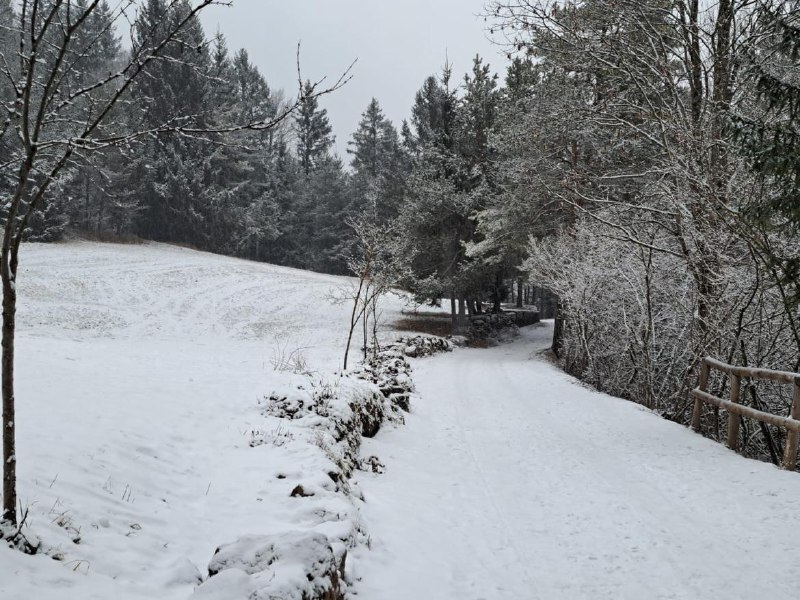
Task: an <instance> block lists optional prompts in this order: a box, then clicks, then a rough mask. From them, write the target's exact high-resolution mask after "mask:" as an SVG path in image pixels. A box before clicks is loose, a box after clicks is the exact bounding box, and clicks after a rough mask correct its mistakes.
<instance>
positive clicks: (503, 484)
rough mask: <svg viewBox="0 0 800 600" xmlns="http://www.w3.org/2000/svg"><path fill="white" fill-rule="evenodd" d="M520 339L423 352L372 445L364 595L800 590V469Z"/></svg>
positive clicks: (532, 597) (613, 599)
mask: <svg viewBox="0 0 800 600" xmlns="http://www.w3.org/2000/svg"><path fill="white" fill-rule="evenodd" d="M551 335H552V329H551V328H550V327H547V328H544V327H543V328H532V329H528V330H523V337H522V338H521V339H520V340H519V341H518V342H516V343H514V344H511V345H507V346H500V347H497V348H493V349H489V350H460V351H456V352H455V353H453V354H446V355H442V356H439V357H435V358H432V359H428V360H425V361H421V362H417V363H415V377H414V379H415V382H416V384H417V388H418V392H419V393H420V395H421V398H420V399H417V400H416V401H415V403H414V407H415V414H413V415H412V416H411V417H410V418H409V419H408V421H407V424H406V426H405V427H404V428H403V429H400V430H395V431H388V432H385V433H384V432H381V433H379V434H378V437H377V438H375V439H374V440H367V444H366V446H365V447H364V449H363V451H364V452H368V453H374V454H377V455H378V456H380V457H381V459H382V460H383V462H384V463H385V464H386V473H385V474H383V475H381V476H379V477H372V476H362V477H361V479H362V481H361V487H362V489H363V490H364V491H365V493H366V497H367V503H366V504H365V505H364V507H363V514H364V517H365V519H366V521H367V522H368V523H369V524H370V533H371V535H372V538H373V541H374V543H373V551H372V552H368V551H359V556H358V557H357V560H356V561H355V564H356V565H357V567H358V568H359V569H360V571H361V574H362V575H363V576H364V580H363V581H362V582H361V584H360V586H359V588H358V590H359V595H358V597H359V598H363V599H364V600H375V599H380V600H409V599H412V598H414V599H416V598H419V599H435V600H467V599H469V600H521V599H525V600H556V599H565V600H600V599H604V600H605V599H607V600H642V599H648V600H656V599H659V600H660V599H664V600H666V599H681V600H712V599H716V598H726V599H727V600H753V599H754V598H767V597H768V598H771V599H772V600H791V599H795V598H797V597H798V591H797V582H798V580H800V562H799V561H798V552H800V550H799V549H798V545H797V544H798V540H800V518H798V507H799V506H800V504H798V503H799V502H800V475H798V474H794V473H787V472H783V471H780V470H778V469H777V468H776V467H773V466H772V465H767V464H763V463H759V462H755V461H752V460H747V459H744V458H741V457H739V456H737V455H736V454H734V453H733V452H730V451H729V450H727V449H725V448H724V447H723V446H721V445H719V444H716V443H714V442H712V441H710V440H707V439H704V438H702V437H701V436H698V435H695V434H694V433H692V432H690V431H689V430H687V429H686V428H684V427H681V426H679V425H677V424H674V423H670V422H667V421H665V420H663V419H661V418H659V417H657V416H655V415H653V414H652V413H650V412H648V411H647V410H645V409H643V408H642V407H640V406H637V405H635V404H632V403H630V402H625V401H622V400H618V399H616V398H611V397H608V396H605V395H603V394H598V393H596V392H593V391H590V390H588V389H586V388H584V387H581V386H580V385H578V384H577V383H576V382H575V381H574V380H573V379H572V378H570V377H568V376H567V375H565V374H564V373H562V372H561V371H559V370H558V369H556V368H555V367H553V366H552V365H550V364H549V363H547V362H546V361H545V360H544V359H543V358H542V357H541V356H538V355H537V354H536V353H535V351H536V349H537V348H539V349H541V348H545V347H547V346H549V343H550V336H551Z"/></svg>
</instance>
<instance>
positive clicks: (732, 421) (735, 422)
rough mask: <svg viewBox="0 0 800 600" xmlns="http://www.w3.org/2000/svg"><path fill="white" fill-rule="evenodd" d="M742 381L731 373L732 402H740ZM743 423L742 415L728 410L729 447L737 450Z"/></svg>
mask: <svg viewBox="0 0 800 600" xmlns="http://www.w3.org/2000/svg"><path fill="white" fill-rule="evenodd" d="M741 383H742V380H741V378H740V377H739V376H738V375H734V374H733V373H731V402H733V403H734V404H739V398H740V395H739V390H740V388H741ZM741 423H742V417H741V415H737V414H735V413H732V412H730V411H728V448H730V449H731V450H736V449H737V448H738V447H739V425H740V424H741Z"/></svg>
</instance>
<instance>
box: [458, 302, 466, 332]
mask: <svg viewBox="0 0 800 600" xmlns="http://www.w3.org/2000/svg"><path fill="white" fill-rule="evenodd" d="M466 327H467V301H466V300H464V298H459V299H458V329H459V331H464V330H465V329H466Z"/></svg>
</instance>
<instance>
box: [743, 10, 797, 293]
mask: <svg viewBox="0 0 800 600" xmlns="http://www.w3.org/2000/svg"><path fill="white" fill-rule="evenodd" d="M757 14H758V21H757V24H758V32H757V36H754V39H755V42H754V43H752V44H751V45H750V46H749V48H748V49H747V59H746V64H747V67H748V71H747V74H748V75H749V80H748V81H749V83H751V85H752V88H753V90H752V91H753V94H752V95H753V96H754V100H755V106H754V107H749V106H746V105H745V107H744V108H743V109H740V111H739V112H737V113H735V114H734V115H733V118H732V121H733V128H734V135H735V138H736V139H737V141H738V142H739V146H740V148H741V150H742V152H743V154H744V156H745V158H746V159H747V160H748V162H749V163H750V166H751V168H752V170H753V172H754V173H755V174H756V175H757V176H758V178H759V179H760V181H761V183H762V184H763V185H764V188H763V193H762V194H761V195H760V197H759V199H758V201H756V202H754V203H752V204H750V205H749V206H747V207H746V210H747V215H748V217H750V218H749V226H751V227H753V228H754V229H755V230H758V231H760V232H762V234H763V235H762V236H754V237H753V239H754V240H755V243H756V245H757V246H758V247H759V250H760V252H761V254H762V256H764V257H765V258H766V259H767V261H768V263H770V266H771V267H772V268H773V269H774V270H776V271H777V274H778V279H779V281H780V282H781V283H782V284H783V285H785V286H786V287H787V288H788V289H789V291H790V295H791V296H792V297H793V298H792V299H793V302H794V303H800V283H798V282H799V281H800V258H799V257H798V256H797V254H796V248H793V247H790V248H788V249H785V248H781V245H775V244H772V243H769V242H768V241H767V240H768V239H769V236H770V233H771V232H772V231H776V232H778V233H781V234H785V235H788V236H796V235H797V234H798V233H799V232H800V84H798V80H797V68H798V64H800V8H798V4H797V3H796V2H763V3H760V4H759V6H758V9H757Z"/></svg>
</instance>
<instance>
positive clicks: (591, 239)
mask: <svg viewBox="0 0 800 600" xmlns="http://www.w3.org/2000/svg"><path fill="white" fill-rule="evenodd" d="M694 235H696V236H698V237H699V236H701V235H704V236H705V237H706V238H707V239H706V240H705V243H706V244H713V247H714V248H716V249H718V252H717V259H716V261H715V264H714V265H711V266H713V272H711V276H710V280H711V282H712V285H711V289H709V290H707V292H706V294H705V297H704V298H702V302H701V298H700V297H699V293H698V291H697V289H698V288H697V284H696V280H695V279H694V274H693V271H692V269H693V268H694V266H693V264H692V263H691V262H689V261H687V260H685V259H683V258H681V257H680V256H678V254H679V251H678V250H679V249H678V248H675V247H673V246H670V245H669V240H668V239H664V238H661V239H659V238H650V239H651V240H652V244H651V245H652V246H653V248H648V247H644V246H638V247H636V246H633V245H632V244H630V243H625V242H621V241H619V240H615V239H614V235H613V232H609V230H608V228H605V227H603V226H602V225H600V224H598V223H597V222H594V221H591V220H585V221H579V222H578V223H577V224H576V225H575V226H573V227H572V228H570V229H569V230H565V231H564V232H562V233H561V234H560V235H559V236H557V237H555V238H551V239H547V240H545V241H542V242H534V243H533V244H532V247H531V256H530V259H529V261H528V263H527V267H528V269H529V271H530V273H531V277H532V278H534V279H535V280H537V281H540V282H542V284H543V285H544V286H546V287H548V288H549V289H550V290H552V291H553V292H554V293H556V294H557V295H558V296H559V298H560V301H561V307H560V317H561V324H562V327H563V329H562V332H561V335H560V340H559V344H558V350H559V358H560V360H561V362H562V364H563V365H564V368H565V369H566V370H567V371H568V372H570V373H571V374H574V375H576V376H577V377H579V378H580V379H582V380H583V381H586V382H588V383H590V384H591V385H593V386H595V387H596V388H598V389H600V390H602V391H604V392H607V393H610V394H613V395H615V396H619V397H623V398H627V399H630V400H632V401H635V402H638V403H641V404H644V405H645V406H648V407H649V408H652V409H654V410H657V411H659V412H660V413H662V414H663V415H664V416H666V417H667V418H670V419H673V420H676V421H679V422H683V423H687V422H688V420H689V418H690V415H691V406H692V399H691V397H690V396H689V391H690V390H691V389H692V388H693V387H694V386H695V385H696V384H697V370H698V364H699V360H700V359H701V358H702V357H703V356H705V355H712V356H714V357H716V358H719V359H721V360H723V361H725V362H730V363H734V364H739V365H743V366H758V367H764V368H773V369H779V370H793V369H796V365H798V364H799V363H798V360H800V356H798V351H797V348H798V337H797V331H795V328H794V327H793V325H792V323H793V321H792V315H790V314H787V311H786V308H785V305H784V303H783V302H782V298H781V295H780V289H778V288H777V287H776V286H775V285H774V284H771V283H770V282H769V280H768V278H767V277H766V276H765V274H764V273H763V272H762V268H763V267H760V266H759V264H758V263H757V262H756V261H755V260H754V259H753V257H752V256H751V255H750V253H749V251H748V249H747V247H746V246H745V245H744V244H742V243H741V242H740V241H737V240H735V239H733V238H731V237H730V236H725V235H724V234H723V233H709V232H695V233H694ZM640 236H642V234H641V232H640ZM698 243H699V242H698ZM655 248H662V249H664V250H668V251H658V250H656V249H655ZM704 268H710V266H709V265H707V264H706V265H704ZM728 385H729V383H728V382H727V381H726V380H725V379H724V378H722V377H718V378H713V379H712V381H711V388H710V389H711V390H712V392H713V393H715V394H716V395H721V396H725V395H726V394H727V386H728ZM743 386H744V387H743V389H742V400H743V401H744V402H746V403H749V404H751V405H754V406H757V407H760V408H762V409H765V410H768V411H770V412H773V413H775V414H786V411H787V407H788V405H789V403H790V401H791V398H790V394H789V393H787V390H781V389H778V388H777V387H776V386H771V387H770V386H769V385H766V384H753V383H752V382H748V381H745V382H744V383H743ZM708 412H709V414H708V415H707V416H706V426H707V431H708V432H709V433H711V434H712V435H713V436H714V437H722V436H724V435H725V430H724V428H725V421H724V420H723V419H720V418H719V417H718V416H717V415H716V413H714V414H712V413H711V411H708ZM743 427H744V430H745V431H744V433H743V434H742V436H743V439H742V441H743V445H744V451H745V453H748V454H750V455H753V456H759V457H763V458H766V457H769V456H770V454H772V453H773V451H774V448H775V447H777V448H779V447H780V443H781V439H780V435H781V434H780V433H779V432H778V431H777V430H772V431H770V430H763V429H760V428H759V427H758V426H757V424H752V423H751V424H748V423H745V424H744V426H743ZM770 448H772V449H770Z"/></svg>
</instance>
